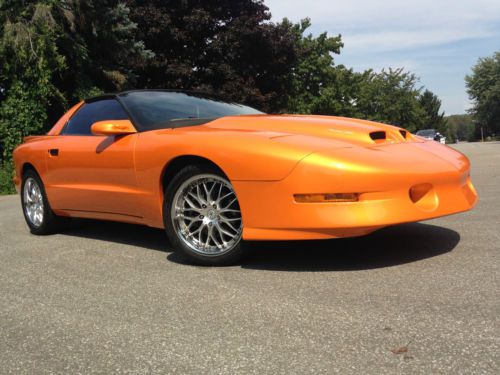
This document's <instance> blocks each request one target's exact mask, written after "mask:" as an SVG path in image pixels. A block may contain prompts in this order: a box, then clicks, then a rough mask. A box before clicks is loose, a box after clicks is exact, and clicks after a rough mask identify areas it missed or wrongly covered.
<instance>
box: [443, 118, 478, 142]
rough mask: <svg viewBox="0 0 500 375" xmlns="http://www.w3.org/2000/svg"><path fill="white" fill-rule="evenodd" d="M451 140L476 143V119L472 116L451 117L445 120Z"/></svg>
mask: <svg viewBox="0 0 500 375" xmlns="http://www.w3.org/2000/svg"><path fill="white" fill-rule="evenodd" d="M445 121H446V128H447V137H448V139H450V140H459V141H474V140H475V138H474V119H473V117H472V116H471V115H451V116H448V117H446V118H445Z"/></svg>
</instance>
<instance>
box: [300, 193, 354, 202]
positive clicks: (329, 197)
mask: <svg viewBox="0 0 500 375" xmlns="http://www.w3.org/2000/svg"><path fill="white" fill-rule="evenodd" d="M293 197H294V198H295V202H297V203H335V202H357V201H358V200H359V194H358V193H329V194H294V196H293Z"/></svg>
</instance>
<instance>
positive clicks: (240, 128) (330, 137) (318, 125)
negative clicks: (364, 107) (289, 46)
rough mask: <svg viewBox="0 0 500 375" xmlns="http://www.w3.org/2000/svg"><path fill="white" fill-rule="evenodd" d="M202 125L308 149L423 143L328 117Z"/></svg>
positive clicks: (390, 129) (393, 130)
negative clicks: (299, 145)
mask: <svg viewBox="0 0 500 375" xmlns="http://www.w3.org/2000/svg"><path fill="white" fill-rule="evenodd" d="M204 127H206V128H209V129H212V130H219V131H231V132H242V133H250V134H251V135H260V136H262V137H266V138H269V139H274V140H276V141H279V142H284V143H297V144H301V145H303V146H305V145H310V146H311V149H313V150H314V149H323V148H332V147H333V148H335V147H353V146H365V147H370V146H375V145H381V144H385V143H387V144H393V143H402V142H422V140H419V139H418V138H415V137H414V136H412V135H411V134H410V133H408V132H406V131H405V130H404V129H401V128H398V127H395V126H391V125H385V124H380V123H376V122H372V121H366V120H358V119H350V118H345V117H331V116H306V115H251V116H232V117H222V118H220V119H217V120H214V121H212V122H210V123H208V124H206V125H204Z"/></svg>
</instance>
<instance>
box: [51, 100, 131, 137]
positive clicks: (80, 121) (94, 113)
mask: <svg viewBox="0 0 500 375" xmlns="http://www.w3.org/2000/svg"><path fill="white" fill-rule="evenodd" d="M105 120H128V116H127V114H126V113H125V111H124V109H123V107H122V105H121V104H120V103H118V101H117V100H116V99H103V100H99V101H97V102H91V103H85V104H84V105H83V106H82V107H81V108H80V109H79V110H78V111H77V112H76V113H75V114H74V115H73V116H72V117H71V118H70V119H69V121H68V123H67V124H66V126H65V127H64V129H63V131H62V132H61V134H63V135H91V134H92V133H91V131H90V127H91V126H92V124H93V123H94V122H97V121H105Z"/></svg>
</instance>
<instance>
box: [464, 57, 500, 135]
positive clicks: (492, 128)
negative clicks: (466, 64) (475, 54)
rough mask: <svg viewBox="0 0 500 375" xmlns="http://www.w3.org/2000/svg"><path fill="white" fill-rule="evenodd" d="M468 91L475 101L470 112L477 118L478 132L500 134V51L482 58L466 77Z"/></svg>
mask: <svg viewBox="0 0 500 375" xmlns="http://www.w3.org/2000/svg"><path fill="white" fill-rule="evenodd" d="M465 82H466V86H467V93H468V94H469V97H470V98H471V100H472V102H473V107H472V109H471V110H470V113H471V114H472V115H474V118H475V120H476V125H477V128H476V133H478V132H479V129H480V128H482V129H483V132H484V135H485V136H486V135H495V134H500V51H499V52H496V53H495V54H494V55H493V56H491V57H485V58H480V59H479V61H478V62H477V64H476V65H474V67H473V68H472V74H471V75H467V76H466V77H465Z"/></svg>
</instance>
